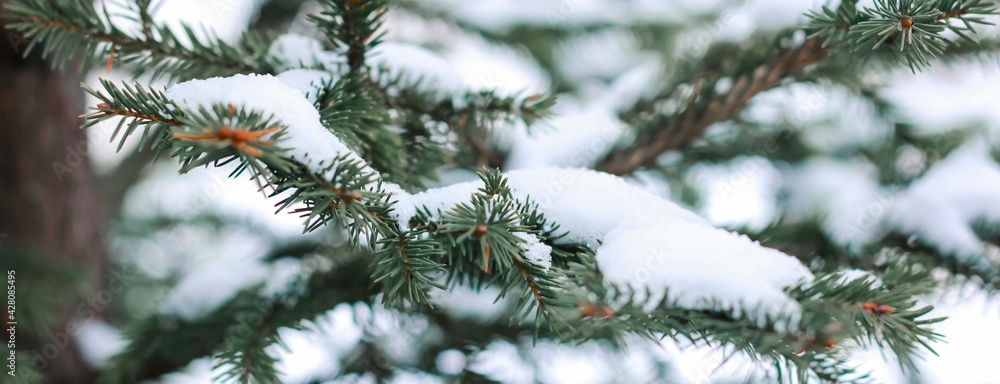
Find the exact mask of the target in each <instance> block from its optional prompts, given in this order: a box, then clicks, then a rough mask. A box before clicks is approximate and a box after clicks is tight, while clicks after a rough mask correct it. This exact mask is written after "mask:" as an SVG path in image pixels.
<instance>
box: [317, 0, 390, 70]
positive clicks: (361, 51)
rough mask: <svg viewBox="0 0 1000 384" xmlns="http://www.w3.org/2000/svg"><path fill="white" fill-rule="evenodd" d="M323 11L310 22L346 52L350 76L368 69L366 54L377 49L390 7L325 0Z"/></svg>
mask: <svg viewBox="0 0 1000 384" xmlns="http://www.w3.org/2000/svg"><path fill="white" fill-rule="evenodd" d="M320 3H321V4H320V5H322V6H323V8H324V10H323V11H322V12H320V13H319V14H318V15H309V18H310V19H311V20H312V21H313V22H315V23H316V25H317V26H319V28H320V30H321V31H323V32H325V33H326V35H327V38H329V39H330V41H332V42H333V43H334V44H336V45H337V46H338V48H340V49H342V50H343V53H344V56H345V57H346V58H347V65H348V66H349V67H350V69H351V73H357V72H359V71H361V70H362V69H364V68H365V54H366V53H367V52H368V50H369V49H371V48H372V47H374V46H376V45H378V43H379V42H381V40H382V35H383V34H384V32H380V31H379V29H381V27H382V24H383V22H384V21H383V16H384V15H385V12H386V6H387V4H388V2H387V1H385V0H324V1H322V2H320Z"/></svg>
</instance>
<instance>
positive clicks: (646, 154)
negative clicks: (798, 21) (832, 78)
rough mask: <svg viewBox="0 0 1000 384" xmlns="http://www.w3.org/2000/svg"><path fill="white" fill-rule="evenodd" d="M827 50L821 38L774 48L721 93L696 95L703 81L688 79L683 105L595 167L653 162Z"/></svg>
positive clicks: (632, 167) (615, 170) (615, 169)
mask: <svg viewBox="0 0 1000 384" xmlns="http://www.w3.org/2000/svg"><path fill="white" fill-rule="evenodd" d="M828 51H829V50H828V48H826V47H824V46H823V39H821V38H813V39H809V40H807V41H806V42H805V43H804V44H802V45H801V46H798V47H795V48H791V49H787V50H784V51H781V52H778V53H777V54H775V55H774V56H773V57H771V58H770V59H769V60H766V61H765V62H764V63H763V64H761V65H759V66H757V67H756V68H755V69H754V70H752V71H750V72H749V73H748V74H746V75H743V76H741V77H739V78H737V79H733V80H734V81H733V86H732V89H730V90H729V91H728V92H726V93H725V94H712V95H710V96H708V97H700V96H699V94H700V93H701V87H702V85H703V82H701V81H699V80H694V81H692V82H691V84H693V86H694V91H692V100H690V101H689V103H688V107H687V109H685V110H684V111H682V112H680V113H678V114H675V115H672V116H669V117H667V118H665V119H663V120H662V121H660V124H659V126H658V128H657V132H656V133H655V134H653V135H652V136H651V137H648V138H644V140H636V142H635V143H633V144H632V145H630V146H628V147H624V148H620V149H616V150H613V151H612V152H611V153H609V154H608V155H607V156H605V157H604V158H603V159H602V160H601V161H600V162H599V163H598V164H597V166H596V167H595V168H596V169H598V170H600V171H604V172H607V173H611V174H615V175H627V174H630V173H632V172H635V171H636V170H637V169H639V168H642V167H644V166H647V165H650V164H652V163H654V162H655V161H656V159H657V158H658V157H659V156H660V155H662V154H663V153H664V152H667V151H669V150H674V149H681V148H684V147H685V146H686V145H688V144H690V143H691V142H692V141H694V140H695V139H697V138H699V137H701V136H702V135H703V134H704V133H705V129H706V128H708V127H709V126H710V125H712V124H715V123H717V122H720V121H726V120H729V119H732V118H733V117H736V116H737V115H738V114H739V113H740V112H741V111H743V108H744V107H746V106H747V103H748V102H750V99H752V98H753V97H754V96H756V95H757V94H759V93H761V92H764V91H767V90H770V89H772V88H775V87H777V86H779V85H781V84H782V80H784V79H785V78H788V77H790V76H795V75H797V74H799V73H801V72H802V71H803V70H804V69H805V68H806V67H807V66H809V65H812V64H816V63H818V62H820V61H821V60H823V59H824V58H825V57H826V55H827V53H828ZM737 56H738V55H737Z"/></svg>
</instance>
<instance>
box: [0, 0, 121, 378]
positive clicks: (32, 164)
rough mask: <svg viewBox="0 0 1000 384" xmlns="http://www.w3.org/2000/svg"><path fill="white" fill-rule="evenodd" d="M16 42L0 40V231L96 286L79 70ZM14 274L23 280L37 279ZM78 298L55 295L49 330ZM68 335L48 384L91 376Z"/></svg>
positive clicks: (97, 225) (96, 246) (28, 342)
mask: <svg viewBox="0 0 1000 384" xmlns="http://www.w3.org/2000/svg"><path fill="white" fill-rule="evenodd" d="M3 3H4V1H3V0H0V6H2V5H3ZM0 27H2V25H0ZM0 31H2V32H3V35H4V37H11V36H13V35H11V32H9V31H7V30H6V29H4V28H0ZM17 40H18V39H17V38H14V39H8V38H5V39H3V41H2V42H0V233H2V234H6V235H7V237H6V238H5V239H3V241H4V242H5V243H6V242H10V243H12V244H14V245H17V246H19V247H22V248H25V249H27V250H29V252H31V254H32V255H33V257H37V258H40V259H42V260H43V262H44V263H45V264H47V265H61V266H67V267H70V268H72V269H73V270H75V271H77V272H79V273H82V274H84V275H85V276H86V277H88V278H89V281H90V282H92V283H93V284H95V286H94V288H98V286H97V284H99V283H100V282H101V281H103V280H104V279H103V275H104V273H105V269H106V265H107V257H106V250H105V247H104V225H105V224H104V220H103V215H102V213H103V204H102V201H101V197H100V195H99V193H98V183H97V182H96V180H97V179H96V176H95V174H94V172H93V170H92V169H91V166H90V162H89V159H88V156H87V140H86V136H85V135H84V132H83V131H82V130H80V129H79V127H80V125H81V119H80V118H79V115H80V114H81V112H83V102H84V101H83V100H84V98H83V92H82V91H81V89H80V87H79V82H80V79H79V76H78V75H76V72H68V73H59V72H56V71H52V70H50V69H49V66H48V65H47V64H46V63H45V62H44V61H43V60H41V59H40V58H38V57H37V55H33V56H32V57H29V58H26V59H24V58H21V52H19V50H20V49H23V48H24V46H23V45H20V46H19V45H18V43H17ZM17 276H18V279H19V280H18V281H28V280H30V279H32V276H24V275H21V274H18V275H17ZM94 291H95V292H96V289H95V290H94ZM76 296H77V295H71V294H67V295H66V296H65V298H60V299H57V300H58V301H59V307H58V311H59V312H60V316H59V319H58V321H57V322H56V323H54V324H47V325H48V326H49V327H50V329H52V330H54V331H56V332H61V331H63V330H66V325H67V324H69V323H70V322H71V321H72V320H73V315H74V313H75V311H74V309H75V308H76V307H77V306H78V305H79V304H80V303H81V301H80V299H78V298H70V297H76ZM18 299H19V300H24V299H27V298H20V297H19V298H18ZM65 339H68V342H69V345H68V346H66V347H64V348H60V349H59V352H58V355H56V356H55V358H54V359H51V360H47V363H46V364H45V365H44V368H42V373H43V374H45V376H46V378H47V382H49V383H85V382H89V381H92V379H93V373H92V372H91V371H90V369H88V368H87V366H86V365H85V364H84V363H83V361H82V360H81V358H80V354H79V352H78V351H77V349H76V348H75V345H74V342H73V340H72V337H67V338H65ZM50 342H51V341H50V340H48V339H46V338H45V337H44V336H42V337H31V335H23V336H22V335H18V345H17V349H18V350H21V351H25V352H27V353H28V354H29V355H34V353H33V352H41V351H42V350H43V347H44V346H45V345H46V344H48V343H50ZM36 365H37V366H38V367H42V366H43V365H42V364H36Z"/></svg>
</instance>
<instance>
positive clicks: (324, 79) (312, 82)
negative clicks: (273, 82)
mask: <svg viewBox="0 0 1000 384" xmlns="http://www.w3.org/2000/svg"><path fill="white" fill-rule="evenodd" d="M277 77H278V81H280V82H281V83H282V84H285V85H287V86H289V87H292V88H295V89H297V90H299V92H301V93H302V95H303V96H305V97H306V99H308V100H309V102H310V103H313V104H315V103H316V98H317V97H318V96H319V91H320V90H321V89H322V88H323V87H324V86H326V84H327V83H329V82H330V81H331V80H333V79H334V75H333V74H331V73H330V72H325V71H320V70H317V69H292V70H288V71H285V72H282V73H280V74H278V76H277Z"/></svg>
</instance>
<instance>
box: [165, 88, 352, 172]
mask: <svg viewBox="0 0 1000 384" xmlns="http://www.w3.org/2000/svg"><path fill="white" fill-rule="evenodd" d="M166 96H167V97H168V98H170V99H171V100H173V101H174V102H175V103H177V105H178V106H180V107H181V108H183V109H186V110H189V111H194V110H197V109H198V108H210V107H211V106H212V105H215V104H233V105H235V106H237V107H246V108H249V109H251V110H254V111H258V112H260V113H263V114H265V115H271V116H274V118H275V119H277V120H278V121H279V122H280V123H281V124H283V125H285V126H286V128H285V132H286V133H287V135H285V139H284V140H283V141H282V142H281V143H280V145H281V147H282V148H286V149H289V151H288V152H287V156H289V157H291V158H292V159H294V160H296V161H298V162H300V163H302V164H304V165H306V166H308V167H309V168H310V169H311V170H313V171H314V172H317V173H320V174H323V175H325V176H326V177H330V178H332V177H334V175H333V172H331V171H330V170H328V168H329V166H330V165H333V162H334V159H335V158H337V157H338V156H345V157H346V158H347V159H348V160H351V161H355V162H357V163H359V164H361V167H362V168H367V167H368V164H367V163H365V162H364V160H362V159H361V158H360V157H358V155H357V154H355V153H354V152H352V151H351V150H350V149H349V148H348V147H347V145H345V144H344V143H343V142H342V141H340V139H338V138H337V137H336V136H335V135H333V134H332V133H331V132H330V131H329V130H327V129H326V127H324V126H323V124H322V123H320V118H319V112H318V111H317V110H316V108H315V107H313V104H312V103H311V102H309V100H307V99H306V98H305V96H303V94H302V93H301V91H299V90H298V89H296V88H294V87H292V86H289V85H287V84H284V83H282V82H281V81H280V80H279V79H278V78H275V77H273V76H270V75H235V76H232V77H227V78H222V77H215V78H211V79H206V80H191V81H187V82H184V83H181V84H177V85H175V86H173V87H170V88H168V89H167V91H166Z"/></svg>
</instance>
